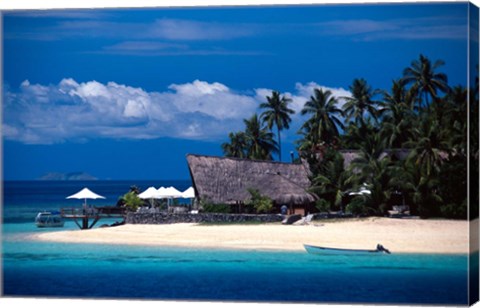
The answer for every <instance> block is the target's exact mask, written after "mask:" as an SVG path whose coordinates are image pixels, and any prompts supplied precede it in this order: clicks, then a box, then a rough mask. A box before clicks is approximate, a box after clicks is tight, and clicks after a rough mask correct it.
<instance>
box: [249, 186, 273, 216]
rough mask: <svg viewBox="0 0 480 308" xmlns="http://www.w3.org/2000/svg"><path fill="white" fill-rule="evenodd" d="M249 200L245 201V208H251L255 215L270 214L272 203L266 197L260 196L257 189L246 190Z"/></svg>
mask: <svg viewBox="0 0 480 308" xmlns="http://www.w3.org/2000/svg"><path fill="white" fill-rule="evenodd" d="M248 192H249V193H250V196H251V197H250V199H248V200H245V205H246V206H252V207H253V208H254V209H255V210H256V211H257V213H270V211H271V210H272V208H273V201H272V199H270V198H269V197H267V196H264V195H261V194H260V192H259V191H258V190H257V189H252V188H250V189H248Z"/></svg>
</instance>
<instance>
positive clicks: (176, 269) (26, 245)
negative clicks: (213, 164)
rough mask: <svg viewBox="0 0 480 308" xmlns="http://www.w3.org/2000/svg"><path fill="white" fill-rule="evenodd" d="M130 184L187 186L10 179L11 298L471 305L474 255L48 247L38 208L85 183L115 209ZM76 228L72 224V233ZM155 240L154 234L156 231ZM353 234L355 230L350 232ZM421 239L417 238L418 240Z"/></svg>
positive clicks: (7, 257)
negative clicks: (33, 236)
mask: <svg viewBox="0 0 480 308" xmlns="http://www.w3.org/2000/svg"><path fill="white" fill-rule="evenodd" d="M131 185H137V186H139V187H140V188H141V189H146V188H148V187H149V186H155V187H157V188H158V187H159V186H170V185H172V186H175V187H177V188H178V189H179V190H184V189H186V188H188V187H189V186H190V183H189V182H188V181H179V182H174V181H170V182H166V181H163V182H162V181H158V182H153V181H150V182H139V181H137V182H135V181H121V182H117V181H99V182H5V183H4V205H3V229H2V230H3V234H2V246H3V247H2V262H3V264H2V266H3V294H4V295H5V296H20V297H30V296H31V297H56V298H89V299H92V298H113V299H122V298H128V299H162V300H169V299H172V300H222V301H242V302H244V301H248V302H250V301H254V302H314V303H367V304H377V303H382V304H436V305H449V304H452V305H465V304H467V296H468V293H467V269H468V258H467V256H466V255H425V254H424V255H413V254H395V253H394V254H392V255H380V256H357V257H352V256H323V257H321V256H313V255H309V254H307V253H304V252H266V251H232V250H206V249H187V248H172V247H143V246H119V245H116V246H115V245H92V244H88V245H85V244H64V243H41V242H32V241H29V240H26V237H25V235H28V234H30V233H31V232H52V230H51V229H50V230H46V229H38V228H36V227H35V225H34V223H33V220H34V217H35V215H36V213H37V212H38V211H40V210H58V209H59V208H60V207H66V206H76V205H80V204H81V201H79V200H65V197H66V196H68V195H70V194H73V193H75V192H77V191H78V190H80V189H81V188H83V187H89V188H90V189H92V190H93V191H94V192H96V193H98V194H101V195H104V196H106V197H107V199H105V200H100V201H93V204H95V205H113V204H115V203H116V201H117V199H118V197H119V196H120V195H122V194H124V193H125V192H127V191H128V190H129V187H130V186H131ZM75 228H77V227H76V226H75V225H74V223H71V222H67V223H66V225H65V228H63V229H62V230H65V229H75ZM152 236H155V235H154V234H152ZM345 236H348V234H346V235H345ZM412 240H414V239H412Z"/></svg>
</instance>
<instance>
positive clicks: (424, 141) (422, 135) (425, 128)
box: [406, 118, 449, 178]
mask: <svg viewBox="0 0 480 308" xmlns="http://www.w3.org/2000/svg"><path fill="white" fill-rule="evenodd" d="M441 132H442V131H441V129H440V125H439V123H438V121H436V120H433V119H429V118H427V119H424V120H423V121H422V122H421V123H420V127H416V128H414V134H415V139H414V140H410V141H408V142H407V143H406V144H407V145H408V146H409V147H411V148H412V151H411V152H410V154H409V156H408V158H407V160H409V161H411V162H413V163H414V165H415V167H416V168H418V169H419V170H420V171H421V173H422V176H424V177H427V178H431V177H434V176H436V175H438V172H439V171H440V166H441V164H442V162H443V159H445V155H446V154H447V153H448V151H449V144H448V143H447V142H446V141H445V140H444V139H443V138H442V136H441Z"/></svg>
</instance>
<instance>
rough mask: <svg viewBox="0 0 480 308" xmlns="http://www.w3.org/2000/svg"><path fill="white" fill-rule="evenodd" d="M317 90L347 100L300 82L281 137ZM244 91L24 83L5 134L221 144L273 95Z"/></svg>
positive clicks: (8, 98)
mask: <svg viewBox="0 0 480 308" xmlns="http://www.w3.org/2000/svg"><path fill="white" fill-rule="evenodd" d="M315 88H323V89H328V90H330V91H332V93H333V95H335V96H337V97H340V96H348V95H349V94H350V93H349V92H348V91H346V90H344V89H342V88H329V87H324V86H321V85H318V84H317V83H315V82H310V83H307V84H301V83H297V84H296V85H295V89H294V91H293V93H289V92H285V93H282V95H286V96H287V97H290V98H292V101H293V103H292V105H291V107H292V109H294V110H295V111H296V112H297V114H296V115H294V116H293V117H292V119H293V121H294V122H295V123H292V124H293V125H292V129H291V130H290V131H289V132H288V133H284V135H285V134H290V135H291V136H293V135H295V133H296V131H297V129H298V127H299V125H301V123H302V117H301V116H300V115H299V113H300V110H301V109H302V108H303V105H304V104H305V102H306V101H307V100H309V99H310V96H311V95H313V90H314V89H315ZM248 93H250V94H244V93H238V92H236V91H234V90H232V89H231V88H229V87H228V86H226V85H224V84H222V83H219V82H212V83H209V82H206V81H201V80H195V81H193V82H190V83H184V84H172V85H170V86H169V87H168V89H166V90H165V91H163V92H147V91H145V90H143V89H141V88H138V87H131V86H128V85H122V84H118V83H116V82H108V83H101V82H98V81H88V82H77V81H75V80H73V79H71V78H70V79H63V80H61V81H60V82H59V83H58V84H55V85H40V84H32V83H30V82H29V81H28V80H26V81H24V82H22V84H21V85H20V87H19V90H18V91H17V92H13V91H12V90H11V89H8V90H7V92H6V95H5V102H4V125H3V135H4V137H5V138H6V139H9V140H16V141H19V142H23V143H36V144H49V143H58V142H63V141H66V140H74V141H85V140H88V139H92V138H115V139H119V138H120V139H152V138H159V137H173V138H185V139H201V140H212V139H217V140H218V139H225V137H226V136H227V135H228V132H231V131H238V130H241V129H243V128H244V127H243V126H244V124H243V119H245V118H248V117H250V116H251V115H252V114H253V113H255V112H257V113H260V112H261V110H258V106H259V104H260V103H261V102H265V101H266V96H270V95H271V93H272V90H270V89H265V88H259V89H255V90H253V92H252V91H250V92H248ZM340 101H341V100H340Z"/></svg>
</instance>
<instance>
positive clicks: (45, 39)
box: [2, 3, 468, 180]
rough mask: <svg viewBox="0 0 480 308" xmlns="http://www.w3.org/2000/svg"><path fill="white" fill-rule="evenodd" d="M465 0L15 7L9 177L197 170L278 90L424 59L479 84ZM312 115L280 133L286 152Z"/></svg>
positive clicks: (374, 79) (295, 90) (387, 78)
mask: <svg viewBox="0 0 480 308" xmlns="http://www.w3.org/2000/svg"><path fill="white" fill-rule="evenodd" d="M467 13H468V5H467V3H439V4H438V3H437V4H385V5H374V4H368V5H313V6H260V7H230V8H227V7H214V8H212V7H210V8H198V7H197V8H183V9H173V8H163V9H88V10H46V11H21V12H13V11H10V12H8V11H5V12H3V23H4V25H3V52H4V54H3V55H4V59H3V64H4V72H3V83H4V93H3V95H4V96H3V106H2V108H3V127H2V128H3V138H4V144H3V150H4V155H3V162H4V179H6V180H18V179H36V178H38V177H40V176H42V175H43V174H45V173H48V172H65V173H66V172H76V171H83V172H87V173H89V174H91V175H93V176H95V177H98V178H100V179H188V178H189V173H188V168H187V164H186V160H185V155H186V154H187V153H194V154H205V155H222V151H221V148H220V144H221V143H222V142H224V141H226V140H227V135H228V133H229V132H231V131H238V130H241V129H243V119H244V118H248V117H250V116H251V115H252V114H253V113H255V112H259V110H258V105H259V104H260V103H261V102H263V101H265V96H266V95H269V94H270V93H271V91H272V90H278V91H280V92H282V93H283V94H285V95H287V96H289V97H291V98H292V99H293V103H292V108H293V109H295V110H296V111H297V112H298V111H300V110H301V108H302V107H303V104H304V103H305V101H307V100H308V98H309V97H310V95H311V93H312V91H313V89H314V88H315V87H323V88H328V89H330V90H331V91H332V92H333V93H334V94H335V95H337V96H339V97H341V96H348V95H349V91H348V88H349V85H350V84H351V83H352V81H353V79H355V78H365V79H366V80H367V81H368V82H369V84H371V85H372V87H374V88H381V89H389V88H390V86H391V82H392V80H394V79H397V78H399V77H401V74H402V71H403V69H404V68H405V67H407V66H409V65H410V63H411V61H412V60H415V59H417V58H418V57H419V55H420V54H424V55H426V56H427V57H429V58H430V59H431V60H432V61H435V60H438V59H442V60H444V61H445V63H446V64H445V66H443V67H441V70H442V71H443V72H445V73H446V74H447V75H448V77H449V84H450V85H458V84H461V85H466V84H467V25H468V18H467ZM303 120H304V119H303V118H302V117H301V116H300V115H298V114H297V115H295V116H293V122H292V125H291V129H290V130H288V131H284V132H283V135H282V139H283V141H282V144H283V153H284V154H283V158H284V160H285V161H287V160H288V159H289V157H290V155H289V154H288V153H289V152H290V151H291V150H294V144H293V142H294V141H295V140H296V139H298V138H299V137H298V135H297V134H296V132H297V130H298V128H299V126H300V125H301V124H302V121H303Z"/></svg>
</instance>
